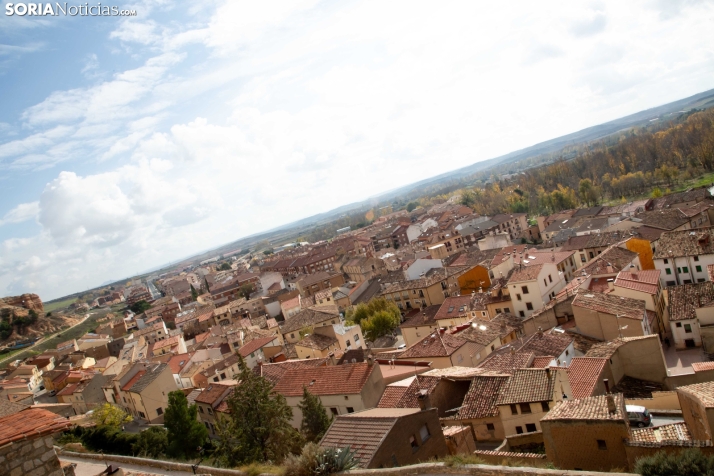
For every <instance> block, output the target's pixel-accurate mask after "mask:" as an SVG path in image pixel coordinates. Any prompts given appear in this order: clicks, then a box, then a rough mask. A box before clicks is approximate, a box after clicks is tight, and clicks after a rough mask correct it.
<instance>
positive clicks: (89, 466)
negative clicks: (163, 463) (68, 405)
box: [59, 455, 200, 476]
mask: <svg viewBox="0 0 714 476" xmlns="http://www.w3.org/2000/svg"><path fill="white" fill-rule="evenodd" d="M59 459H60V461H67V462H69V463H76V464H77V467H76V468H74V474H75V476H96V475H97V474H99V473H101V472H102V471H104V470H105V469H106V468H107V467H106V465H105V464H104V462H103V461H96V460H93V459H81V458H76V457H74V456H72V457H70V456H62V455H60V457H59ZM107 464H112V465H114V467H120V468H122V469H131V470H134V471H144V472H146V473H153V474H165V475H167V476H193V473H192V472H184V471H167V470H165V469H159V468H154V467H151V466H139V465H135V464H125V463H116V462H112V460H111V459H108V460H107ZM198 472H199V473H200V469H199V471H198Z"/></svg>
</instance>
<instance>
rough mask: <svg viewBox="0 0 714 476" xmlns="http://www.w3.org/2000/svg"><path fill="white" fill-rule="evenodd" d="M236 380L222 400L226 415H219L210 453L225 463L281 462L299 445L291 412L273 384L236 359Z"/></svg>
mask: <svg viewBox="0 0 714 476" xmlns="http://www.w3.org/2000/svg"><path fill="white" fill-rule="evenodd" d="M239 366H240V369H241V370H240V374H239V375H238V377H237V380H239V381H240V385H238V386H237V387H236V389H235V391H234V392H233V394H232V395H231V396H229V397H228V398H227V399H226V402H227V404H228V409H229V410H230V417H228V418H221V419H220V423H219V424H218V425H217V428H218V440H217V441H216V442H215V444H216V449H215V451H214V455H215V456H216V458H217V459H218V461H219V462H220V463H221V464H223V465H225V466H238V465H243V464H250V463H254V462H267V461H272V462H276V463H278V462H281V461H282V460H283V459H284V458H285V457H286V456H287V455H288V454H289V453H291V452H295V451H299V448H300V447H301V446H302V445H301V443H302V438H301V436H300V434H299V433H298V432H297V430H295V429H294V428H293V427H292V426H290V420H291V419H292V416H293V412H292V410H291V409H290V407H289V406H288V404H287V402H286V401H285V397H283V396H282V395H280V394H277V393H275V392H273V384H272V383H270V381H268V380H266V379H265V378H264V377H262V376H260V375H257V374H255V373H254V372H253V371H252V370H250V369H249V368H248V366H247V365H246V363H245V361H244V360H243V358H242V357H241V358H240V361H239Z"/></svg>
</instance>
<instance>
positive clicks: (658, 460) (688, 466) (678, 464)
mask: <svg viewBox="0 0 714 476" xmlns="http://www.w3.org/2000/svg"><path fill="white" fill-rule="evenodd" d="M635 473H637V474H641V475H642V476H668V475H673V474H676V475H678V476H695V475H697V476H698V475H704V476H714V456H709V457H707V456H705V455H704V454H703V453H702V452H701V451H700V450H699V449H696V448H691V449H687V450H684V451H682V452H681V453H678V454H671V453H666V452H664V451H660V452H658V453H655V454H654V455H653V456H645V457H644V458H640V459H638V460H637V463H636V464H635Z"/></svg>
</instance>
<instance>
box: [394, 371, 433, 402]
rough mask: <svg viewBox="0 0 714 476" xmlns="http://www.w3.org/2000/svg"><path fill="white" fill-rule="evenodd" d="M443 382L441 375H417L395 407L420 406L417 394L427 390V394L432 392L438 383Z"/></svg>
mask: <svg viewBox="0 0 714 476" xmlns="http://www.w3.org/2000/svg"><path fill="white" fill-rule="evenodd" d="M439 382H441V377H425V376H423V375H417V376H416V377H415V378H414V380H412V383H411V384H410V385H409V387H407V390H406V391H405V392H404V394H403V395H402V398H400V399H399V401H398V402H397V404H396V405H394V407H395V408H419V401H418V400H417V394H419V393H420V392H422V391H425V392H426V393H427V394H431V393H432V392H433V391H434V389H435V388H436V386H437V385H439Z"/></svg>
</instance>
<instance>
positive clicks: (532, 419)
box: [496, 367, 572, 436]
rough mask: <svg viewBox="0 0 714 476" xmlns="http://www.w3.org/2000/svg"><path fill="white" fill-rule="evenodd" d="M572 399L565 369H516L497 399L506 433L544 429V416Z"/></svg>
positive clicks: (531, 431)
mask: <svg viewBox="0 0 714 476" xmlns="http://www.w3.org/2000/svg"><path fill="white" fill-rule="evenodd" d="M567 398H572V392H571V390H570V383H569V382H568V377H567V371H566V369H564V368H550V367H546V368H544V369H516V370H515V371H514V372H513V375H511V377H510V378H509V379H508V382H507V383H506V384H505V386H504V387H503V391H502V392H501V394H500V395H499V397H498V400H497V401H496V405H497V406H498V411H499V414H500V417H501V423H502V424H503V431H504V432H505V434H506V436H508V435H520V434H522V433H533V432H536V431H541V424H540V421H541V418H543V417H544V416H545V415H546V414H548V412H549V411H550V409H551V408H553V406H554V405H555V404H556V403H557V402H561V401H563V400H564V399H567Z"/></svg>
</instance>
